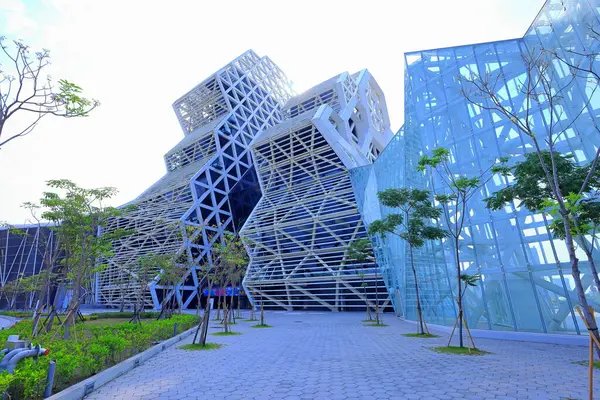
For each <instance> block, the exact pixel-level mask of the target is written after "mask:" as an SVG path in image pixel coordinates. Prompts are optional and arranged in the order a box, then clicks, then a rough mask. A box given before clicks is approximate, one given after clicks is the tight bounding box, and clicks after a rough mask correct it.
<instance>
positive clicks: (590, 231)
mask: <svg viewBox="0 0 600 400" xmlns="http://www.w3.org/2000/svg"><path fill="white" fill-rule="evenodd" d="M541 156H542V159H543V161H544V164H545V166H546V169H548V170H550V169H552V159H554V163H555V167H556V173H557V175H558V185H559V186H560V190H561V192H562V193H569V195H567V196H565V200H566V201H565V204H566V206H567V207H568V209H569V211H570V213H569V218H570V219H571V235H572V236H573V239H574V240H575V241H576V242H577V244H578V245H579V247H581V249H582V250H583V251H584V252H585V254H586V257H587V259H588V261H589V263H590V269H591V271H592V275H593V278H594V283H595V285H596V288H597V289H598V291H600V278H599V277H598V270H597V268H596V262H595V260H594V257H593V251H594V246H595V241H596V237H595V236H596V232H597V229H598V226H599V224H600V202H599V201H598V199H597V198H596V193H598V191H599V190H600V170H598V169H596V170H595V172H594V174H592V175H590V176H589V178H588V172H589V171H590V169H591V167H592V165H591V163H588V164H585V165H578V164H577V163H576V162H575V160H574V159H573V156H572V155H563V154H560V153H557V152H555V153H554V155H551V154H550V152H549V151H547V150H542V152H541ZM510 176H511V178H512V179H511V181H512V183H511V185H510V186H507V187H506V188H504V189H501V190H499V191H497V192H496V193H494V194H493V195H492V196H490V197H488V198H487V199H486V202H487V207H488V208H490V209H492V210H499V209H501V208H502V207H504V206H505V205H506V204H507V203H510V202H513V201H518V202H519V205H524V206H525V207H527V209H529V210H530V211H533V212H536V213H539V212H545V211H548V212H550V213H551V215H552V217H553V219H552V221H551V223H550V230H551V231H552V234H553V235H554V236H555V237H557V238H559V239H561V240H565V238H566V234H565V226H564V222H563V220H562V218H563V217H562V215H561V213H560V212H559V211H558V210H559V208H558V207H557V204H556V196H555V194H554V192H553V190H552V188H551V187H550V186H548V185H547V184H546V180H545V174H544V169H543V168H542V164H541V163H540V160H539V156H538V154H537V153H536V152H531V153H527V154H525V160H523V161H521V162H518V163H516V164H515V165H514V166H513V167H512V168H511V173H510ZM586 178H588V186H587V190H586V192H585V193H582V194H577V193H578V192H579V189H580V188H581V187H582V185H583V183H584V181H585V180H586ZM586 237H589V238H590V240H589V242H588V239H587V238H586Z"/></svg>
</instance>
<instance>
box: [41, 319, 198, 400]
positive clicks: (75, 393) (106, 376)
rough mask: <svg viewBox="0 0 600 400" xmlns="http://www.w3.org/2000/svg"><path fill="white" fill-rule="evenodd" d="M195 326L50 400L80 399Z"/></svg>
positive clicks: (146, 358) (164, 348) (165, 346)
mask: <svg viewBox="0 0 600 400" xmlns="http://www.w3.org/2000/svg"><path fill="white" fill-rule="evenodd" d="M196 328H197V326H194V327H193V328H190V329H188V330H187V331H185V332H183V333H180V334H179V335H177V336H173V337H172V338H170V339H167V340H165V341H163V342H161V343H159V344H157V345H155V346H152V347H150V348H149V349H148V350H144V351H143V352H141V353H139V354H136V355H135V356H133V357H130V358H128V359H127V360H125V361H122V362H120V363H119V364H117V365H113V366H112V367H110V368H108V369H105V370H104V371H102V372H98V373H97V374H96V375H93V376H90V377H89V378H87V379H85V380H83V381H81V382H79V383H76V384H75V385H73V386H69V387H68V388H66V389H65V390H62V391H60V392H58V393H56V394H54V395H52V396H50V397H48V399H50V400H80V399H83V398H84V397H85V396H87V395H89V394H90V393H92V392H93V391H95V390H96V389H98V388H100V387H101V386H102V385H105V384H107V383H108V382H110V381H112V380H114V379H116V378H118V377H119V376H121V375H123V374H125V373H127V372H129V371H131V370H132V369H134V368H136V367H139V366H140V365H141V364H142V363H143V362H144V361H146V360H148V359H150V358H152V357H154V356H155V355H157V354H159V353H160V352H162V351H163V350H166V349H167V348H168V347H171V346H173V345H174V344H177V343H179V342H181V341H182V340H183V339H185V338H187V337H188V336H191V335H192V333H194V331H195V330H196Z"/></svg>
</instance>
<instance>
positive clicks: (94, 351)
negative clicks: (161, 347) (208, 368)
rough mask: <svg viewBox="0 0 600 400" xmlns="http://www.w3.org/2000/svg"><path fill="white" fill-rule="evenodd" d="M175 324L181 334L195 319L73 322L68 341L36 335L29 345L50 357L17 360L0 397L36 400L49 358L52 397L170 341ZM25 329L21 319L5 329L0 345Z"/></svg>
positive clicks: (1, 380) (0, 383) (2, 381)
mask: <svg viewBox="0 0 600 400" xmlns="http://www.w3.org/2000/svg"><path fill="white" fill-rule="evenodd" d="M115 314H118V315H115ZM115 317H119V318H127V315H124V313H113V318H115ZM102 318H108V317H105V316H103V317H102ZM175 323H177V324H179V331H180V332H182V331H183V330H186V329H189V328H191V327H193V326H194V325H196V324H197V323H198V317H197V316H195V315H189V314H183V315H173V316H172V317H171V318H170V319H162V320H158V321H157V320H148V321H144V322H143V323H142V324H135V323H128V322H120V323H115V324H112V325H110V324H107V325H87V324H81V323H79V324H77V325H76V326H75V329H73V328H72V330H71V339H70V340H62V337H63V335H62V334H63V331H62V329H60V330H59V331H58V332H57V331H56V329H54V330H53V331H52V332H50V333H44V334H41V335H38V337H37V338H35V339H34V340H33V341H32V342H33V344H37V343H40V344H41V345H42V347H44V348H47V349H49V350H50V354H49V355H48V356H43V357H40V358H39V359H38V360H37V361H36V360H33V359H31V358H27V359H25V360H23V361H21V362H20V363H19V365H18V368H17V370H16V372H15V374H14V375H9V374H8V373H6V372H3V373H1V374H0V393H5V394H6V395H8V396H10V397H8V398H10V399H41V398H42V394H43V391H44V386H45V382H46V375H47V372H48V364H49V361H50V360H51V359H55V360H56V376H55V380H54V392H55V393H56V392H59V391H61V390H63V389H65V388H67V387H69V386H71V385H73V384H75V383H77V382H79V381H82V380H84V379H86V378H88V377H90V376H92V375H94V374H96V373H98V372H100V371H102V370H104V369H106V368H108V367H111V366H113V365H115V364H117V363H119V362H121V361H123V360H125V359H127V358H129V357H131V356H133V355H135V354H137V353H140V352H142V351H144V350H146V349H147V348H149V347H151V346H152V344H153V342H156V341H159V340H165V339H168V338H170V337H171V336H172V335H173V326H174V324H175ZM31 328H32V323H31V321H30V320H23V321H20V322H19V323H17V324H16V325H15V326H13V327H12V328H10V329H5V330H2V331H0V344H1V343H4V342H5V341H6V339H7V338H8V335H20V336H21V337H22V338H24V339H29V338H30V336H31Z"/></svg>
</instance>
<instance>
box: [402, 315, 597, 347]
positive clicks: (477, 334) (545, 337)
mask: <svg viewBox="0 0 600 400" xmlns="http://www.w3.org/2000/svg"><path fill="white" fill-rule="evenodd" d="M398 319H399V320H400V321H404V322H407V323H409V324H412V325H417V322H416V321H413V320H410V319H404V318H402V317H398ZM427 326H429V327H430V328H433V330H438V331H440V332H444V333H448V334H449V333H450V332H452V328H451V327H449V326H446V325H436V324H430V323H428V324H427ZM471 334H472V335H473V337H474V338H481V339H498V340H512V341H516V342H531V343H545V344H560V345H570V346H589V345H590V337H589V336H588V335H569V334H561V333H539V332H522V331H517V332H515V331H493V330H487V329H471Z"/></svg>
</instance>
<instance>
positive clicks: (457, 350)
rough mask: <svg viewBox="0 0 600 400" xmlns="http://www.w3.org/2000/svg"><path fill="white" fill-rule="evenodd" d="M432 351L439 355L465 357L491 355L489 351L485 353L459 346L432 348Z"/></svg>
mask: <svg viewBox="0 0 600 400" xmlns="http://www.w3.org/2000/svg"><path fill="white" fill-rule="evenodd" d="M430 349H431V350H433V351H435V352H437V353H443V354H458V355H464V356H482V355H484V354H491V353H490V352H488V351H483V350H479V349H474V348H471V349H469V348H468V347H459V346H440V347H430Z"/></svg>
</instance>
